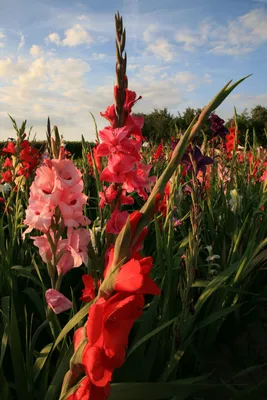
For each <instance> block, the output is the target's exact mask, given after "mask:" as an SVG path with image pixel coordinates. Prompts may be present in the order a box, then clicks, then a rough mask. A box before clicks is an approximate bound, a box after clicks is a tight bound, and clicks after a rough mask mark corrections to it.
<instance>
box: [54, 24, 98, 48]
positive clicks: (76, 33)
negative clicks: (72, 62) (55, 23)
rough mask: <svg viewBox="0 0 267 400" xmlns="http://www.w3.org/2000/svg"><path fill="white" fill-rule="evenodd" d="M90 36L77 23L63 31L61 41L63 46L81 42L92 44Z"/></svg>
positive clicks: (71, 45)
mask: <svg viewBox="0 0 267 400" xmlns="http://www.w3.org/2000/svg"><path fill="white" fill-rule="evenodd" d="M92 42H93V38H92V36H91V35H90V34H89V33H88V32H87V31H86V30H85V29H84V28H83V27H82V26H81V25H79V24H77V25H74V26H73V27H72V28H71V29H68V30H67V31H66V32H65V39H64V40H63V41H62V44H63V46H70V47H73V46H78V45H81V44H88V45H90V44H92Z"/></svg>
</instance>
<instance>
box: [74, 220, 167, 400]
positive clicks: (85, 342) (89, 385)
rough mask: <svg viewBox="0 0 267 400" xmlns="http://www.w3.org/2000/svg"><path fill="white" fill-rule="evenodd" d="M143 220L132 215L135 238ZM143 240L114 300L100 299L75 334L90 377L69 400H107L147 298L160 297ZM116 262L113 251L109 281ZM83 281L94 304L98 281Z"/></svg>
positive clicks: (117, 281) (125, 268) (119, 278)
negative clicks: (115, 372)
mask: <svg viewBox="0 0 267 400" xmlns="http://www.w3.org/2000/svg"><path fill="white" fill-rule="evenodd" d="M140 216H141V214H140V213H139V212H135V213H133V214H132V215H131V218H130V226H131V236H132V237H133V236H134V233H135V229H136V225H137V222H138V220H139V219H140ZM145 232H147V230H145ZM143 238H144V233H141V235H140V237H139V238H138V240H137V242H136V243H135V245H134V246H133V251H132V254H131V258H130V260H129V261H128V262H126V263H125V264H124V265H122V267H121V268H120V270H119V272H118V274H117V275H116V276H115V278H114V287H113V294H112V296H111V297H107V298H104V297H103V296H102V297H98V298H97V299H96V301H95V303H94V304H93V305H91V307H90V309H89V314H88V320H87V323H86V327H82V328H79V329H78V330H77V331H76V332H75V335H74V339H73V340H74V349H75V350H77V349H78V348H79V347H80V346H81V347H82V346H83V351H82V359H81V365H82V367H83V372H84V373H85V374H86V377H85V378H83V379H82V381H81V382H80V385H79V387H78V389H76V391H75V392H74V393H73V394H72V395H70V396H69V397H68V400H75V399H76V400H78V399H83V398H86V399H94V400H96V399H97V400H105V399H106V398H107V397H108V394H109V388H110V381H111V380H112V374H113V371H114V369H115V368H120V367H121V366H122V365H123V363H124V359H125V352H126V348H127V345H128V336H129V333H130V330H131V329H132V326H133V324H134V322H135V321H136V319H138V318H139V317H140V316H141V315H142V312H143V307H144V295H145V294H151V295H159V294H160V290H159V288H158V286H157V285H156V284H155V282H154V281H153V280H152V279H151V278H150V276H149V274H150V271H151V269H152V266H153V260H152V258H151V257H145V258H143V257H142V256H141V254H140V253H139V251H138V249H140V242H141V241H142V240H143ZM113 258H114V249H113V248H111V249H110V250H109V254H108V257H107V265H106V270H105V273H104V276H105V277H107V276H108V275H109V273H110V269H111V267H112V265H113ZM83 281H84V283H85V289H84V291H83V296H82V299H83V300H84V301H90V300H92V298H93V297H94V291H95V285H94V280H93V279H92V278H91V277H89V276H87V275H86V276H84V278H83ZM83 396H85V397H83Z"/></svg>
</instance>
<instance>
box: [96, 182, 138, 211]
mask: <svg viewBox="0 0 267 400" xmlns="http://www.w3.org/2000/svg"><path fill="white" fill-rule="evenodd" d="M104 189H105V192H99V196H100V202H99V206H100V207H101V208H103V207H104V206H105V205H106V204H111V203H112V201H114V200H115V199H116V198H117V195H118V191H117V190H116V189H115V188H114V186H113V185H110V186H109V187H108V188H106V187H104ZM119 204H121V205H123V204H134V199H133V198H132V197H130V196H126V190H122V191H121V194H120V199H119Z"/></svg>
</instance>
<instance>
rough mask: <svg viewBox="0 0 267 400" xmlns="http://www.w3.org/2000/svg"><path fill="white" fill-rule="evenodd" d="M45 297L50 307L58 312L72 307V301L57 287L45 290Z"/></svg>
mask: <svg viewBox="0 0 267 400" xmlns="http://www.w3.org/2000/svg"><path fill="white" fill-rule="evenodd" d="M45 299H46V302H47V304H48V307H50V308H51V309H52V310H53V311H54V313H56V314H60V313H62V312H63V311H66V310H69V309H70V308H71V307H72V302H71V301H70V300H69V299H67V297H65V296H64V295H63V294H62V293H60V292H59V291H57V290H55V289H48V290H47V291H46V292H45Z"/></svg>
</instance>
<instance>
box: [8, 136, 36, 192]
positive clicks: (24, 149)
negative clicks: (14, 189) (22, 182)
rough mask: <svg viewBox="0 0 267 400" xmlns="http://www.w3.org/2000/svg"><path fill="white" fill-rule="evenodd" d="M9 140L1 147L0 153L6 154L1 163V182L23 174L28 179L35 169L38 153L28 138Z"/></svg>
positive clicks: (17, 177) (10, 180) (14, 180)
mask: <svg viewBox="0 0 267 400" xmlns="http://www.w3.org/2000/svg"><path fill="white" fill-rule="evenodd" d="M25 136H26V135H25V134H24V135H23V140H19V139H18V140H17V142H13V141H9V142H8V144H7V146H6V147H4V148H3V149H2V155H4V156H6V159H5V161H4V163H3V172H2V183H4V182H6V183H12V182H15V184H16V181H17V180H18V179H19V177H22V176H24V177H25V178H26V179H28V178H29V177H30V176H31V175H32V174H33V172H34V171H35V169H36V167H37V165H38V162H39V159H40V154H39V153H38V151H37V150H36V149H35V148H33V147H32V146H31V145H30V143H29V141H28V140H25Z"/></svg>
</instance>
